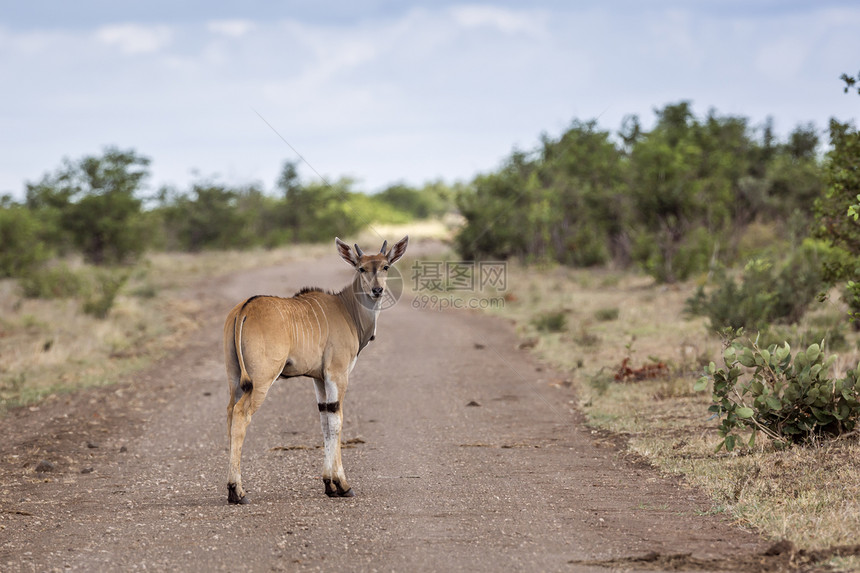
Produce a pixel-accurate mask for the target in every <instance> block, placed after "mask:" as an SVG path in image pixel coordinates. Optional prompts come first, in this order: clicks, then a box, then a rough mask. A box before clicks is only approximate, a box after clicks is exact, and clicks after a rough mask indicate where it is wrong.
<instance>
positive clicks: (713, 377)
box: [695, 331, 860, 451]
mask: <svg viewBox="0 0 860 573" xmlns="http://www.w3.org/2000/svg"><path fill="white" fill-rule="evenodd" d="M736 334H740V332H739V331H738V332H736ZM723 357H724V358H723V360H724V364H725V368H719V369H718V368H717V367H716V365H715V364H714V363H713V362H711V363H710V364H709V365H708V366H706V367H705V375H704V376H702V377H701V378H699V380H698V381H697V382H696V386H695V389H696V390H698V391H701V390H705V389H706V388H707V387H708V383H709V382H712V383H713V386H712V400H713V404H712V405H711V406H710V408H709V409H708V410H709V411H710V412H713V413H714V414H715V415H716V416H718V417H719V418H720V425H719V435H720V437H721V438H723V440H722V441H721V442H720V443H719V444H718V445H717V451H719V450H720V449H721V448H723V447H725V449H726V450H727V451H732V450H733V449H734V448H735V445H736V444H737V435H736V433H735V432H736V430H740V429H744V428H749V429H751V430H752V435H751V437H750V440H749V446H750V447H752V446H753V445H754V444H755V439H756V435H757V434H758V432H762V433H764V434H765V435H767V436H768V437H770V438H771V439H773V440H774V441H775V442H776V443H777V444H779V445H788V444H792V443H809V442H812V441H814V440H815V439H817V438H825V437H833V436H838V435H840V434H843V433H845V432H849V431H851V430H853V429H854V427H855V426H856V424H857V420H858V417H860V392H858V390H860V387H858V383H857V379H858V377H860V365H858V366H857V367H856V368H855V369H854V370H850V371H849V372H848V373H847V374H846V375H845V377H844V378H838V379H833V378H830V377H828V374H829V372H830V368H831V366H832V365H833V363H834V361H835V360H836V357H835V356H831V357H829V358H825V356H824V353H823V352H821V347H820V346H819V345H818V344H811V345H810V346H809V347H808V348H807V349H806V350H801V351H798V352H797V354H796V355H795V356H794V357H793V358H792V356H791V347H790V346H789V344H788V343H784V344H783V345H782V346H778V345H776V344H773V345H771V346H769V347H768V348H767V349H763V348H760V347H759V346H758V345H757V343H755V342H751V343H750V344H748V345H743V344H741V343H739V342H737V341H735V340H731V341H730V342H728V344H727V346H726V350H725V352H724V355H723Z"/></svg>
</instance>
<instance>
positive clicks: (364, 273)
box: [334, 235, 409, 301]
mask: <svg viewBox="0 0 860 573" xmlns="http://www.w3.org/2000/svg"><path fill="white" fill-rule="evenodd" d="M334 241H335V243H336V244H337V250H338V253H339V254H340V256H341V258H342V259H343V260H345V261H346V262H347V263H349V264H350V265H351V266H352V267H353V268H355V270H356V272H357V273H358V276H357V278H356V280H357V282H358V284H359V290H360V292H362V293H364V294H365V295H366V296H368V297H369V298H370V299H371V300H373V301H378V300H379V299H381V298H382V295H383V294H385V281H386V279H387V278H388V270H389V269H390V268H391V265H393V264H394V263H396V262H397V261H398V260H400V257H402V256H403V253H405V252H406V244H407V243H408V242H409V235H407V236H405V237H403V238H402V239H400V240H399V241H397V242H396V243H395V244H394V246H393V247H391V248H390V249H387V247H388V241H385V242H383V243H382V248H381V249H380V250H379V252H378V253H375V254H371V255H368V254H365V253H364V252H363V251H362V250H361V249H360V248H359V246H358V245H355V250H354V251H353V249H352V248H350V246H349V245H347V244H346V243H344V242H343V241H341V240H340V239H338V238H337V237H335V240H334Z"/></svg>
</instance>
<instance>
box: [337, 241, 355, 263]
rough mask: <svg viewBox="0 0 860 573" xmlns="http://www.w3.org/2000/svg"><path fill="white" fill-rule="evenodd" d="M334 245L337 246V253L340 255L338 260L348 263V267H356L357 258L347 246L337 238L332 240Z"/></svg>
mask: <svg viewBox="0 0 860 573" xmlns="http://www.w3.org/2000/svg"><path fill="white" fill-rule="evenodd" d="M334 243H335V244H336V245H337V252H338V254H339V255H340V258H342V259H343V260H345V261H346V262H348V263H349V264H350V266H353V267H356V266H358V257H356V256H355V253H353V252H352V249H351V248H350V246H349V245H347V244H346V243H344V242H343V241H341V240H340V239H339V238H337V237H335V238H334Z"/></svg>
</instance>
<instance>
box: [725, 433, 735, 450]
mask: <svg viewBox="0 0 860 573" xmlns="http://www.w3.org/2000/svg"><path fill="white" fill-rule="evenodd" d="M734 449H735V437H734V436H726V451H727V452H731V451H732V450H734Z"/></svg>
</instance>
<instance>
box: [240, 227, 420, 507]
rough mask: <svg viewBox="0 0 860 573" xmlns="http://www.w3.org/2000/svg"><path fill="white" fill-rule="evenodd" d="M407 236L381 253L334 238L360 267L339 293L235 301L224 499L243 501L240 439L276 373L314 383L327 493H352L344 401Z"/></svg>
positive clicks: (373, 332)
mask: <svg viewBox="0 0 860 573" xmlns="http://www.w3.org/2000/svg"><path fill="white" fill-rule="evenodd" d="M408 241H409V236H406V237H403V238H402V239H401V240H400V241H398V242H397V243H396V244H395V245H394V246H393V247H391V249H388V250H386V248H387V246H388V242H387V241H385V242H383V244H382V249H381V250H380V251H379V253H378V254H371V255H366V254H364V253H363V252H362V250H361V249H360V248H359V247H358V245H355V251H354V252H353V250H352V249H351V248H350V247H349V245H347V244H346V243H344V242H343V241H341V240H340V239H339V238H335V244H336V245H337V250H338V253H339V254H340V256H341V258H342V259H343V260H345V261H346V262H347V263H349V265H351V266H352V267H354V268H355V271H356V272H355V277H354V278H353V280H352V282H351V283H350V284H348V285H347V286H346V287H344V288H343V289H342V290H341V291H340V292H337V293H335V292H324V291H323V290H322V289H319V288H307V287H306V288H303V289H302V290H300V291H299V292H298V293H296V294H295V295H294V296H293V297H292V298H281V297H276V296H260V295H257V296H252V297H251V298H249V299H246V300H244V301H243V302H241V303H239V304H237V305H236V306H235V307H233V310H231V311H230V313H229V314H228V315H227V321H226V322H225V324H224V356H225V361H226V365H227V383H228V385H229V389H230V401H229V402H228V404H227V435H228V438H229V446H230V467H229V471H228V474H227V500H228V502H229V503H234V504H245V503H248V497H247V496H246V495H245V490H244V489H243V487H242V475H241V471H240V465H241V458H242V443H243V442H244V440H245V432H246V431H247V429H248V424H250V423H251V417H252V416H253V415H254V413H255V412H256V411H257V410H258V409H259V408H260V406H261V405H262V404H263V401H264V400H265V399H266V394H267V393H268V391H269V388H271V386H272V384H273V383H274V382H275V380H277V379H278V378H293V377H296V376H308V377H310V378H312V379H313V381H314V390H315V391H316V398H317V405H318V407H319V412H320V425H321V426H322V433H323V440H324V443H325V445H324V451H325V460H324V462H323V471H322V480H323V484H324V485H325V493H326V495H328V496H329V497H335V496H339V497H352V496H354V495H355V493H354V492H353V490H352V488H351V487H350V486H349V483H348V482H347V480H346V474H345V473H344V471H343V464H342V463H341V457H340V435H341V426H342V425H343V399H344V395H345V394H346V387H347V385H348V383H349V374H350V372H352V369H353V367H355V362H356V360H357V358H358V355H359V353H360V352H361V351H362V350H363V349H364V347H365V346H367V344H368V343H369V342H370V341H371V340H373V339H374V338H375V336H376V319H377V317H378V316H379V310H380V303H381V302H382V300H383V295H384V294H385V287H386V284H385V283H386V279H387V277H388V270H389V268H390V266H391V265H393V264H394V263H395V262H397V261H398V260H399V259H400V257H402V256H403V254H404V253H405V252H406V244H407V243H408Z"/></svg>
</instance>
